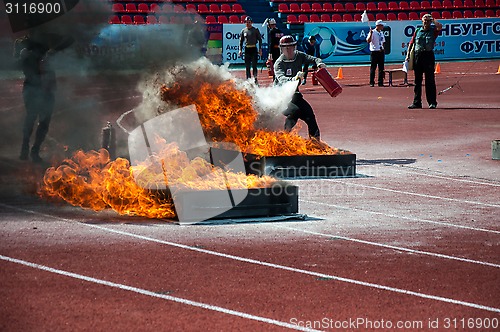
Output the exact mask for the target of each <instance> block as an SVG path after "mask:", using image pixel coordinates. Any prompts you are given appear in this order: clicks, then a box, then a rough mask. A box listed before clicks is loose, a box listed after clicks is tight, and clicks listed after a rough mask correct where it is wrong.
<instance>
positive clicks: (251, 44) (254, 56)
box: [239, 16, 262, 83]
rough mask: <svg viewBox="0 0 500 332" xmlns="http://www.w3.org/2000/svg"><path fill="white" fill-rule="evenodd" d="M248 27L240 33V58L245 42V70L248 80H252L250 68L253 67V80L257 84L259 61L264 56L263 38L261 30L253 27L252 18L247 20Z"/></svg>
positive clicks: (248, 17)
mask: <svg viewBox="0 0 500 332" xmlns="http://www.w3.org/2000/svg"><path fill="white" fill-rule="evenodd" d="M245 24H246V27H245V28H243V30H241V33H240V51H239V56H241V55H242V54H243V43H244V42H245V68H246V75H247V79H249V78H251V77H252V76H251V75H250V66H251V67H252V72H253V78H254V80H255V83H258V82H257V72H258V71H257V60H258V58H259V55H260V56H262V36H261V35H260V31H259V29H257V28H255V27H254V26H252V24H253V20H252V18H251V17H250V16H247V17H246V18H245Z"/></svg>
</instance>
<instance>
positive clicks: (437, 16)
mask: <svg viewBox="0 0 500 332" xmlns="http://www.w3.org/2000/svg"><path fill="white" fill-rule="evenodd" d="M431 16H432V18H435V19H436V20H439V19H441V13H440V12H438V11H436V10H435V11H432V12H431Z"/></svg>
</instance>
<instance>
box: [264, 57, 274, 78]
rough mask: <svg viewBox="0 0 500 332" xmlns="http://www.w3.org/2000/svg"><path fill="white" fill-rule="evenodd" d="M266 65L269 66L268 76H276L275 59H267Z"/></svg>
mask: <svg viewBox="0 0 500 332" xmlns="http://www.w3.org/2000/svg"><path fill="white" fill-rule="evenodd" d="M266 66H267V76H269V77H274V64H273V60H271V59H269V58H268V59H267V61H266Z"/></svg>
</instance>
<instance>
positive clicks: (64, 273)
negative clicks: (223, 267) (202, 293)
mask: <svg viewBox="0 0 500 332" xmlns="http://www.w3.org/2000/svg"><path fill="white" fill-rule="evenodd" d="M0 259H2V260H4V261H7V262H11V263H16V264H21V265H24V266H28V267H31V268H34V269H38V270H42V271H47V272H51V273H55V274H59V275H62V276H65V277H70V278H74V279H79V280H84V281H88V282H92V283H94V284H99V285H104V286H108V287H113V288H118V289H121V290H125V291H129V292H134V293H138V294H141V295H146V296H151V297H156V298H160V299H163V300H167V301H172V302H177V303H181V304H185V305H189V306H193V307H198V308H202V309H207V310H212V311H217V312H221V313H224V314H228V315H232V316H237V317H242V318H246V319H251V320H255V321H259V322H263V323H267V324H272V325H277V326H281V327H286V328H289V329H293V330H298V331H318V330H312V329H308V328H306V327H302V326H299V325H296V324H291V323H286V322H281V321H278V320H274V319H270V318H266V317H260V316H255V315H251V314H247V313H244V312H240V311H235V310H231V309H226V308H223V307H219V306H216V305H211V304H206V303H203V302H196V301H191V300H187V299H183V298H181V297H176V296H170V295H165V294H159V293H155V292H152V291H149V290H146V289H142V288H137V287H133V286H127V285H123V284H118V283H115V282H111V281H106V280H102V279H97V278H93V277H88V276H85V275H81V274H77V273H73V272H68V271H64V270H59V269H54V268H52V267H49V266H45V265H40V264H36V263H32V262H28V261H25V260H21V259H17V258H12V257H8V256H4V255H0Z"/></svg>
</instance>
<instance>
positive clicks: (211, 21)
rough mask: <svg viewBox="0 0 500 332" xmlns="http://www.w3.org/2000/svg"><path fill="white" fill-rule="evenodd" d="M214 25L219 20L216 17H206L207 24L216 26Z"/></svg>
mask: <svg viewBox="0 0 500 332" xmlns="http://www.w3.org/2000/svg"><path fill="white" fill-rule="evenodd" d="M214 23H217V19H216V18H215V16H213V15H207V17H205V24H214Z"/></svg>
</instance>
